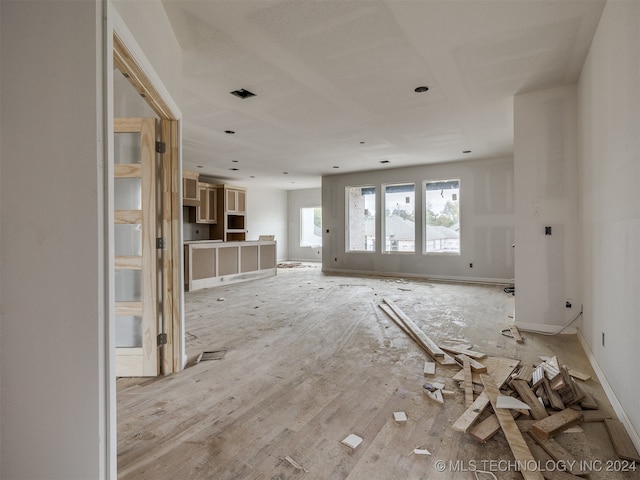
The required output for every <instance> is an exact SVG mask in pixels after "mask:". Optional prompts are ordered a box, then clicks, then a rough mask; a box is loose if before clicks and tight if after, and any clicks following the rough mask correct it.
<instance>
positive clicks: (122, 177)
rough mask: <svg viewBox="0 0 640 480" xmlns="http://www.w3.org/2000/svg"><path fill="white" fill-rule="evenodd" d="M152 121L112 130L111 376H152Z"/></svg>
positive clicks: (121, 123) (118, 124)
mask: <svg viewBox="0 0 640 480" xmlns="http://www.w3.org/2000/svg"><path fill="white" fill-rule="evenodd" d="M155 140H156V121H155V119H153V118H118V119H115V126H114V163H115V165H114V179H113V184H114V195H113V198H114V223H115V225H114V256H115V265H114V268H115V301H116V304H115V312H116V326H115V327H116V328H115V330H116V376H118V377H132V376H144V377H148V376H156V375H158V365H159V358H158V346H157V341H158V340H157V338H158V317H157V311H158V309H157V303H158V302H157V295H158V294H157V290H156V288H157V286H156V276H157V250H156V244H155V243H156V242H155V239H156V202H157V198H156V154H155Z"/></svg>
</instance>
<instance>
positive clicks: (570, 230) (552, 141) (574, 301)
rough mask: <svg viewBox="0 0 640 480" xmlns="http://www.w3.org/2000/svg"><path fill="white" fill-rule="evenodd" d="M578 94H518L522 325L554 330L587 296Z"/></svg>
mask: <svg viewBox="0 0 640 480" xmlns="http://www.w3.org/2000/svg"><path fill="white" fill-rule="evenodd" d="M576 102H577V97H576V87H575V86H568V87H559V88H553V89H549V90H544V91H541V92H533V93H527V94H523V95H517V96H516V97H515V99H514V115H515V118H514V128H515V131H514V173H515V190H516V197H515V198H516V201H515V213H516V216H515V218H516V220H515V229H516V230H515V231H516V247H515V258H516V265H515V272H516V275H515V278H516V299H515V316H516V323H517V324H518V325H519V326H521V327H523V328H532V329H535V330H541V331H555V330H557V329H558V328H557V326H558V325H564V324H566V323H568V322H569V321H570V320H571V319H572V318H574V317H575V316H576V315H578V313H579V312H580V305H581V304H582V296H581V294H580V269H579V261H578V252H579V248H580V236H579V233H578V189H577V187H578V182H577V175H578V170H577V136H576V135H577V117H576V115H577V114H576ZM567 301H568V302H570V303H571V308H566V302H567Z"/></svg>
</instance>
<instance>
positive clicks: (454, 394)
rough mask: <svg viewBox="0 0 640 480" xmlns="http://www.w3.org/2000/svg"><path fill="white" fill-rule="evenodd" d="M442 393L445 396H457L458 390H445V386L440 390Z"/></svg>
mask: <svg viewBox="0 0 640 480" xmlns="http://www.w3.org/2000/svg"><path fill="white" fill-rule="evenodd" d="M440 393H442V396H443V397H455V396H456V392H454V391H453V390H445V389H444V388H443V389H442V390H440Z"/></svg>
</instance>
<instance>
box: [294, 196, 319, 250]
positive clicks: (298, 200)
mask: <svg viewBox="0 0 640 480" xmlns="http://www.w3.org/2000/svg"><path fill="white" fill-rule="evenodd" d="M287 201H288V205H289V208H288V211H289V214H288V215H289V254H288V257H287V258H288V259H289V260H292V261H296V262H321V261H322V247H301V246H300V209H301V208H313V207H321V206H322V189H320V188H310V189H304V190H289V192H288V194H287Z"/></svg>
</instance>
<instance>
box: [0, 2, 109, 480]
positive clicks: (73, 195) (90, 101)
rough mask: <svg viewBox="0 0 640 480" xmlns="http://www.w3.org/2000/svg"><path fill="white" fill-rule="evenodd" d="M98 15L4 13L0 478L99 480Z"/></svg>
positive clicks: (26, 9) (45, 10)
mask: <svg viewBox="0 0 640 480" xmlns="http://www.w3.org/2000/svg"><path fill="white" fill-rule="evenodd" d="M101 8H102V5H101V4H100V2H75V1H67V2H63V1H59V2H50V1H29V2H22V1H18V2H11V1H2V19H1V22H2V23H1V27H0V30H1V37H2V40H1V45H2V52H1V55H0V58H1V62H2V69H1V74H2V78H1V89H2V90H1V97H2V112H1V118H0V122H1V124H0V132H1V134H2V142H1V151H0V161H1V169H2V178H1V184H0V192H1V200H0V205H1V211H0V226H1V231H2V237H1V238H0V262H1V264H2V268H1V273H0V282H1V284H2V310H1V311H0V323H1V325H2V337H1V339H0V345H1V360H0V366H1V367H0V368H1V369H2V370H1V373H0V376H1V378H2V392H1V407H0V408H1V410H0V418H1V419H2V428H1V434H0V435H1V443H2V452H1V457H0V477H2V478H5V479H11V480H18V479H29V480H33V479H48V480H56V479H60V480H63V479H64V480H69V479H87V480H89V479H99V478H105V476H106V475H107V473H106V469H107V464H108V461H107V459H106V458H105V457H106V456H107V455H106V451H107V447H106V444H107V443H108V437H107V429H106V423H107V421H106V418H107V413H106V412H107V408H108V406H106V405H105V398H106V393H105V390H106V388H107V384H108V380H107V373H108V372H107V371H106V368H107V366H106V365H105V363H106V362H105V356H106V355H105V348H104V347H105V331H106V320H105V312H106V300H105V291H106V290H105V282H104V278H105V270H104V265H105V251H106V248H105V242H104V235H105V228H104V215H103V212H104V209H103V208H104V207H103V202H104V195H103V191H104V188H103V177H102V175H103V165H104V163H103V162H104V154H103V148H104V138H103V115H104V112H103V96H102V92H103V85H102V83H101V82H102V78H103V74H104V71H103V67H102V61H103V55H102V53H103V50H104V45H103V33H102V31H101V29H102V24H103V12H102V11H101Z"/></svg>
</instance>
